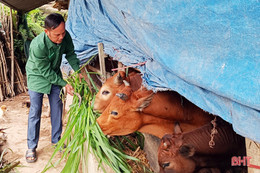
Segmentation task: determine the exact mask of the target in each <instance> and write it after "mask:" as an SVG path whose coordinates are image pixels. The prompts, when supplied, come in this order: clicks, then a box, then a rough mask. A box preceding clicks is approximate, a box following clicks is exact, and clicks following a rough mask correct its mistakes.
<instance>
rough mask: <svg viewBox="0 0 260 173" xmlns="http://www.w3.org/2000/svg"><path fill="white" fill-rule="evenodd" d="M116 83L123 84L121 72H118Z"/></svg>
mask: <svg viewBox="0 0 260 173" xmlns="http://www.w3.org/2000/svg"><path fill="white" fill-rule="evenodd" d="M114 83H115V84H116V85H122V84H123V77H122V76H121V75H120V73H118V75H117V76H116V78H115V79H114Z"/></svg>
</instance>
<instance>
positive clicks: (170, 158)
mask: <svg viewBox="0 0 260 173" xmlns="http://www.w3.org/2000/svg"><path fill="white" fill-rule="evenodd" d="M194 153H195V150H194V147H192V146H190V145H185V144H183V135H182V131H181V129H180V126H179V124H176V125H175V133H174V134H167V135H165V136H164V137H163V138H162V140H161V144H160V146H159V149H158V162H159V166H160V173H170V172H174V173H182V172H185V173H192V172H193V171H194V170H195V167H196V164H195V162H194V161H193V160H192V159H190V157H192V156H193V155H194Z"/></svg>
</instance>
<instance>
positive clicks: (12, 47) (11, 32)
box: [10, 8, 14, 90]
mask: <svg viewBox="0 0 260 173" xmlns="http://www.w3.org/2000/svg"><path fill="white" fill-rule="evenodd" d="M10 34H11V87H12V90H14V37H13V15H12V9H11V8H10Z"/></svg>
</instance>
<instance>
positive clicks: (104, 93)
mask: <svg viewBox="0 0 260 173" xmlns="http://www.w3.org/2000/svg"><path fill="white" fill-rule="evenodd" d="M109 93H110V92H109V91H107V90H105V91H103V92H102V95H108V94H109Z"/></svg>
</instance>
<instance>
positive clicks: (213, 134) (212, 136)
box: [209, 116, 218, 148]
mask: <svg viewBox="0 0 260 173" xmlns="http://www.w3.org/2000/svg"><path fill="white" fill-rule="evenodd" d="M216 121H217V117H216V116H215V118H214V119H213V120H211V124H212V125H213V128H212V129H211V134H210V141H209V147H210V148H214V146H215V142H214V136H215V134H217V133H218V131H217V129H216V127H217V123H216Z"/></svg>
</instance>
